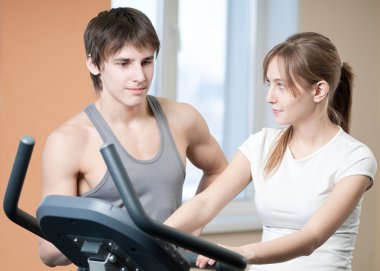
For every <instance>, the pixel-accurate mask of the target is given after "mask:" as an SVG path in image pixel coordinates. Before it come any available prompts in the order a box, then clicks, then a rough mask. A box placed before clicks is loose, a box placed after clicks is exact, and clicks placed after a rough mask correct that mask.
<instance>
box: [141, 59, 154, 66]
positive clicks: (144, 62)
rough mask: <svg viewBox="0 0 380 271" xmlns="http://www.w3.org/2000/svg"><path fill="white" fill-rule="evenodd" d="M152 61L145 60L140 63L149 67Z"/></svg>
mask: <svg viewBox="0 0 380 271" xmlns="http://www.w3.org/2000/svg"><path fill="white" fill-rule="evenodd" d="M152 62H153V61H152V60H146V61H143V62H142V65H149V64H151V63H152Z"/></svg>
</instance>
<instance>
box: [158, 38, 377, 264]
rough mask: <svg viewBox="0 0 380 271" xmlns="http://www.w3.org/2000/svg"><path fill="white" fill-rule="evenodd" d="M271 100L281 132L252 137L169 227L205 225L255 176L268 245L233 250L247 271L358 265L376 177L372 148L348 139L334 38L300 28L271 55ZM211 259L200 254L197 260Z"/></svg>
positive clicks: (346, 95)
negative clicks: (368, 195) (363, 214)
mask: <svg viewBox="0 0 380 271" xmlns="http://www.w3.org/2000/svg"><path fill="white" fill-rule="evenodd" d="M263 68H264V79H265V82H266V83H267V85H268V94H267V101H268V103H269V104H270V105H271V107H272V111H273V114H274V115H275V118H276V120H277V122H278V123H279V124H282V125H286V126H287V127H286V128H283V129H270V128H265V129H263V130H261V131H260V132H258V133H256V134H253V135H251V136H250V137H249V138H248V139H247V140H246V141H245V142H244V143H243V144H242V145H241V147H240V148H239V150H238V152H237V153H236V155H235V156H234V158H233V160H232V161H231V163H230V164H229V166H228V167H227V168H226V169H225V171H224V172H223V173H222V174H221V175H220V176H219V177H218V179H217V180H216V181H215V182H214V183H213V184H212V185H210V186H209V187H208V188H207V189H206V190H205V191H203V192H202V193H200V194H199V195H198V196H196V197H195V198H194V199H193V200H191V201H189V202H187V203H186V204H184V205H183V206H182V207H181V208H180V209H179V210H177V212H175V213H174V214H173V215H172V216H171V217H169V219H168V220H166V222H165V223H166V224H167V225H169V226H172V227H175V228H178V229H181V230H184V231H188V232H191V231H192V230H194V229H197V228H199V227H200V226H202V225H205V224H207V223H208V222H209V221H210V220H211V219H212V218H213V217H214V216H215V215H216V214H217V213H218V212H219V211H220V210H221V209H222V208H223V207H224V206H225V205H226V204H227V203H228V202H230V201H231V200H233V199H234V197H235V196H236V195H238V194H239V192H241V191H242V190H243V189H244V188H245V187H246V186H247V185H248V183H249V182H250V181H251V180H252V182H253V184H254V190H255V195H254V198H255V203H256V208H257V210H258V214H259V216H260V217H261V219H262V224H263V235H262V242H259V243H253V244H247V245H243V246H240V247H229V248H230V249H231V250H234V251H236V252H238V253H240V254H242V255H243V256H244V257H246V258H247V260H248V262H249V263H250V264H251V265H250V269H249V270H270V271H275V270H284V271H285V270H286V271H289V270H303V271H310V270H315V271H320V270H323V271H330V270H331V271H332V270H351V261H352V252H353V248H354V243H355V238H356V235H357V232H358V227H359V217H360V207H361V201H362V198H363V194H364V192H365V191H366V190H368V189H369V188H370V187H371V185H372V183H373V179H374V176H375V173H376V168H377V164H376V159H375V158H374V156H373V154H372V152H371V151H370V149H369V148H368V147H367V146H365V145H364V144H363V143H361V142H359V141H358V140H356V139H354V138H353V137H352V136H350V135H349V128H350V113H351V97H352V95H351V91H352V85H353V74H352V71H351V68H350V66H349V65H348V64H347V63H344V62H342V61H341V59H340V57H339V55H338V52H337V49H336V48H335V46H334V45H333V44H332V42H331V41H330V40H329V39H328V38H326V37H325V36H323V35H320V34H317V33H310V32H307V33H299V34H296V35H293V36H291V37H289V38H288V39H287V40H286V41H285V42H283V43H281V44H279V45H277V46H275V47H274V48H273V49H272V50H271V51H270V52H269V53H268V54H267V56H266V57H265V60H264V64H263ZM206 263H208V264H213V263H214V261H213V260H211V259H208V258H206V257H202V256H201V257H199V258H198V266H199V267H204V266H205V265H206Z"/></svg>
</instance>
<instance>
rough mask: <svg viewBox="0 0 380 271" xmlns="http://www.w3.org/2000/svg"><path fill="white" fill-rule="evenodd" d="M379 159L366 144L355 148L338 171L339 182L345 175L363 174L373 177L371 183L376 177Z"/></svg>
mask: <svg viewBox="0 0 380 271" xmlns="http://www.w3.org/2000/svg"><path fill="white" fill-rule="evenodd" d="M376 170H377V161H376V158H375V156H374V155H373V153H372V152H371V150H370V149H369V148H368V147H366V146H365V145H361V146H360V147H358V148H356V149H355V150H353V151H352V152H351V153H350V155H349V156H348V157H347V159H346V161H345V163H344V164H343V166H342V167H341V168H340V169H339V171H338V172H337V178H336V180H337V182H339V181H340V180H342V179H343V178H344V177H348V176H354V175H363V176H368V177H369V178H370V179H371V185H372V183H373V181H374V179H375V174H376Z"/></svg>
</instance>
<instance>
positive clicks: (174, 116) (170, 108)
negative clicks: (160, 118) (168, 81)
mask: <svg viewBox="0 0 380 271" xmlns="http://www.w3.org/2000/svg"><path fill="white" fill-rule="evenodd" d="M157 99H158V101H159V102H160V105H161V107H162V110H163V111H164V113H165V116H166V118H167V119H168V121H169V123H170V124H171V123H172V122H173V123H176V124H179V125H180V126H183V125H186V126H187V125H190V126H192V125H194V124H197V123H198V122H199V121H203V118H202V116H201V114H200V113H199V112H198V110H197V109H195V107H194V106H192V105H190V104H188V103H182V102H177V101H173V100H170V99H167V98H163V97H157ZM181 124H182V125H181Z"/></svg>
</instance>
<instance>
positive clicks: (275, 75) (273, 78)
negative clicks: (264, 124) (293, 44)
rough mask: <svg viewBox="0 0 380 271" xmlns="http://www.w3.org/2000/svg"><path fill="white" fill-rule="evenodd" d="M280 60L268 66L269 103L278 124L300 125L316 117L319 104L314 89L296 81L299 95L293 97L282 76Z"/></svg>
mask: <svg viewBox="0 0 380 271" xmlns="http://www.w3.org/2000/svg"><path fill="white" fill-rule="evenodd" d="M282 74H283V73H282V72H281V71H280V67H279V65H278V58H277V57H274V58H273V59H272V60H271V61H270V62H269V65H268V69H267V74H266V81H267V85H268V94H267V97H266V100H267V102H268V103H269V104H270V105H271V107H272V112H273V114H274V116H275V118H276V121H277V123H278V124H281V125H298V124H301V123H302V122H305V121H307V120H309V119H310V118H311V117H312V116H313V115H315V113H316V110H317V103H316V102H315V101H314V97H313V91H312V89H311V88H310V89H304V88H303V87H301V85H300V84H298V82H297V81H295V80H294V83H295V86H296V88H297V90H298V94H296V95H293V93H292V91H291V89H290V87H289V84H288V82H287V80H286V78H285V77H284V76H283V75H282Z"/></svg>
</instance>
